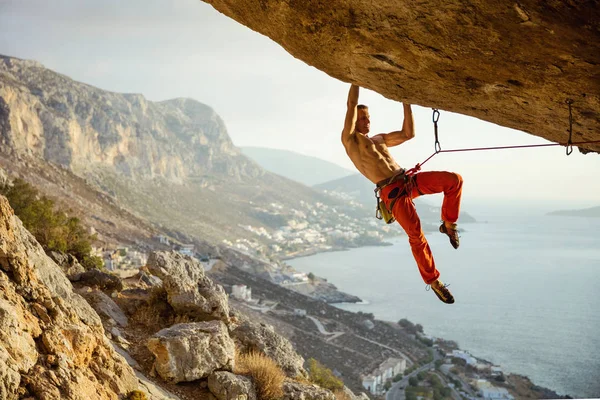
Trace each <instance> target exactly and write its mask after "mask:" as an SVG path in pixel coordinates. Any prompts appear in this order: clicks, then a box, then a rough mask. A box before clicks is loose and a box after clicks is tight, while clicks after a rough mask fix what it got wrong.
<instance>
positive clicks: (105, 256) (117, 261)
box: [92, 235, 209, 271]
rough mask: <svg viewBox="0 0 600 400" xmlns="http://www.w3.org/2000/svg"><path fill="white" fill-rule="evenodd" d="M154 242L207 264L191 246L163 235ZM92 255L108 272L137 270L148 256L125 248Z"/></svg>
mask: <svg viewBox="0 0 600 400" xmlns="http://www.w3.org/2000/svg"><path fill="white" fill-rule="evenodd" d="M155 240H156V241H158V242H159V243H160V244H163V245H167V246H171V247H172V248H173V250H175V251H177V252H178V253H180V254H183V255H186V256H190V257H195V258H198V259H199V260H200V261H202V262H208V261H209V259H208V257H207V256H204V255H199V254H198V253H197V252H196V251H195V248H194V245H193V244H173V243H172V242H171V241H170V239H169V238H168V237H167V236H165V235H157V236H156V237H155ZM92 254H93V255H95V256H98V257H100V258H102V260H103V261H104V268H106V270H108V271H115V270H117V269H118V270H129V269H137V268H140V267H142V266H144V265H146V261H147V260H148V254H147V253H145V252H142V251H138V250H133V249H131V248H129V247H126V246H121V247H111V248H95V249H93V250H92Z"/></svg>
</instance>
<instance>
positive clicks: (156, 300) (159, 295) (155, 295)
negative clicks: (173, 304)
mask: <svg viewBox="0 0 600 400" xmlns="http://www.w3.org/2000/svg"><path fill="white" fill-rule="evenodd" d="M168 302H169V301H168V298H167V291H166V290H165V288H164V287H162V285H160V286H154V287H152V289H150V298H149V299H148V303H149V304H152V305H156V304H161V303H168Z"/></svg>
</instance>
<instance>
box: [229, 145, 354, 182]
mask: <svg viewBox="0 0 600 400" xmlns="http://www.w3.org/2000/svg"><path fill="white" fill-rule="evenodd" d="M240 150H241V151H242V153H243V154H245V155H246V156H247V157H249V158H250V159H252V160H254V161H255V162H257V163H258V165H260V166H261V167H263V168H264V169H266V170H267V171H271V172H273V173H277V174H279V175H282V176H285V177H286V178H288V179H291V180H294V181H296V182H300V183H302V184H304V185H306V186H314V185H316V184H319V183H324V182H327V181H330V180H333V179H337V178H340V177H343V176H348V175H351V174H353V173H354V171H351V170H349V169H346V168H344V167H341V166H339V165H337V164H335V163H332V162H330V161H327V160H323V159H321V158H318V157H314V156H307V155H304V154H300V153H297V152H294V151H291V150H284V149H271V148H266V147H254V146H244V147H240Z"/></svg>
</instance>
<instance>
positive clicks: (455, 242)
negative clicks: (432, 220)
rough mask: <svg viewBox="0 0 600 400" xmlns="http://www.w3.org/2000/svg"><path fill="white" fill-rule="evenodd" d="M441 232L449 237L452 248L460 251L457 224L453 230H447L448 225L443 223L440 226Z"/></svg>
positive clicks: (453, 225)
mask: <svg viewBox="0 0 600 400" xmlns="http://www.w3.org/2000/svg"><path fill="white" fill-rule="evenodd" d="M440 232H442V233H443V234H445V235H448V238H449V239H450V244H451V245H452V247H454V248H455V249H458V246H460V240H459V237H458V230H457V229H456V224H452V227H451V228H447V227H446V224H445V223H444V222H442V224H441V225H440Z"/></svg>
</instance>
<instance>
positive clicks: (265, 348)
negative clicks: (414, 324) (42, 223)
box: [0, 196, 364, 400]
mask: <svg viewBox="0 0 600 400" xmlns="http://www.w3.org/2000/svg"><path fill="white" fill-rule="evenodd" d="M0 226H1V228H0V287H1V288H2V291H1V293H2V296H1V297H0V327H2V329H1V330H0V339H1V340H0V360H1V361H2V362H1V363H0V398H2V399H7V400H13V399H23V398H36V399H49V400H59V399H60V400H63V399H68V400H79V399H102V400H103V399H111V400H117V399H134V398H135V399H140V398H150V399H156V400H178V399H182V400H192V399H194V400H197V399H206V400H208V399H214V398H216V399H218V400H226V399H231V398H246V399H254V400H256V399H257V398H258V399H271V398H273V397H269V396H265V395H264V394H265V393H266V392H265V390H267V389H269V390H271V391H273V393H277V398H281V399H286V400H294V399H300V398H303V399H314V400H335V399H336V397H335V396H336V395H334V393H332V392H331V391H328V390H325V389H322V388H320V387H318V386H316V385H313V384H311V383H309V382H308V381H307V377H308V374H307V372H306V370H305V369H304V366H303V363H304V360H303V358H302V357H301V356H299V355H298V354H297V353H296V352H295V350H294V349H293V347H292V346H291V344H290V343H289V341H288V340H287V339H285V338H284V337H282V336H280V335H278V334H277V333H275V332H274V330H273V328H272V327H270V326H267V325H264V324H262V325H261V324H258V323H256V322H253V321H250V320H249V319H248V318H247V317H245V316H244V315H242V314H239V313H234V312H230V308H229V303H228V299H227V295H226V294H225V291H224V290H223V287H222V286H220V285H218V284H216V283H215V282H213V281H212V280H211V279H210V278H208V277H207V276H206V275H205V274H204V270H203V269H202V267H201V266H200V264H199V262H198V261H196V260H193V259H192V258H189V257H184V256H181V255H179V254H176V253H164V252H155V253H153V254H152V255H151V257H150V259H149V260H148V267H147V269H146V271H147V272H148V275H147V274H144V273H142V274H141V275H139V276H137V277H135V278H134V279H132V280H130V281H129V282H127V281H126V282H121V281H120V280H118V279H115V277H114V276H111V275H109V274H105V273H102V272H100V271H97V270H95V271H88V272H79V273H73V266H72V265H66V263H65V264H63V263H62V261H59V262H61V265H60V266H59V265H57V264H56V263H55V262H54V261H53V260H52V259H50V258H49V257H48V256H47V255H46V254H45V253H44V251H43V249H42V247H41V246H40V245H39V244H38V243H37V242H36V241H35V239H34V238H33V237H32V235H31V234H30V233H29V232H28V231H27V230H25V229H24V228H23V226H22V223H21V221H20V220H19V219H18V218H17V217H15V216H14V214H13V211H12V209H11V208H10V206H9V205H8V201H7V200H6V198H4V197H2V196H0ZM59 258H60V257H57V260H58V259H59ZM65 260H66V259H65ZM65 260H63V261H65ZM65 271H67V272H68V273H69V278H68V279H67V276H66V274H65ZM149 274H152V275H149ZM70 280H71V281H73V282H74V285H75V288H74V287H73V285H72V284H71V281H70ZM252 352H255V353H257V354H259V358H260V360H262V361H261V362H262V364H260V365H259V366H258V367H257V366H255V365H253V364H247V361H246V358H245V357H246V356H247V355H248V354H249V353H252ZM245 363H246V364H245ZM264 365H268V366H269V368H270V369H269V370H268V371H269V373H270V374H273V375H272V376H275V377H277V379H275V380H274V381H267V382H266V383H265V381H264V379H263V380H261V376H264V375H260V374H261V373H263V374H264V369H260V368H263V366H264ZM257 368H259V369H258V370H257ZM257 371H258V372H257ZM269 377H271V375H269ZM180 383H184V384H183V385H178V384H180ZM233 393H237V395H236V396H243V397H235V396H233ZM269 393H271V392H269ZM142 396H143V397H142ZM232 396H233V397H232ZM343 396H344V397H343V398H344V399H350V400H354V399H356V397H355V396H354V395H353V394H352V393H351V392H349V391H348V390H346V391H345V392H343ZM362 398H364V396H363V397H362Z"/></svg>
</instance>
